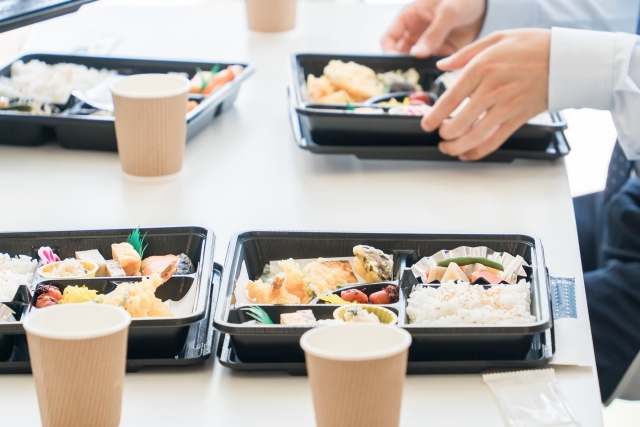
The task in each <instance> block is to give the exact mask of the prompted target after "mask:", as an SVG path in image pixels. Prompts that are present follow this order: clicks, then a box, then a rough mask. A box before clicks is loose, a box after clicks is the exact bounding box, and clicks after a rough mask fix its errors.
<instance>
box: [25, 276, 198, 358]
mask: <svg viewBox="0 0 640 427" xmlns="http://www.w3.org/2000/svg"><path fill="white" fill-rule="evenodd" d="M136 281H138V280H135V279H134V280H131V279H130V278H121V279H117V280H116V279H75V280H45V281H42V282H40V283H38V287H39V286H42V285H55V286H57V287H58V289H60V292H64V289H65V288H66V287H67V286H82V285H84V286H86V287H87V288H89V289H93V290H97V291H98V294H99V295H105V294H108V293H110V292H112V291H114V290H115V289H116V288H117V286H118V285H119V284H120V283H127V282H136ZM193 282H194V280H193V277H188V276H173V277H171V278H170V279H169V280H167V282H166V283H164V284H163V285H161V286H160V287H159V288H158V289H157V290H156V296H157V297H158V298H160V299H161V300H163V301H166V300H168V299H170V300H172V301H179V300H180V299H182V297H184V296H185V295H186V294H187V292H189V290H190V289H191V286H193ZM36 296H37V288H36V293H34V296H33V298H32V299H31V305H30V307H29V310H37V309H36V308H35V304H36V299H37V297H36ZM42 310H46V308H43V309H42ZM147 320H153V318H151V319H146V318H144V319H142V318H134V319H132V321H131V326H130V327H129V341H128V343H127V358H128V359H149V358H156V357H172V356H175V355H177V354H178V353H180V351H181V350H182V348H183V347H184V343H185V340H186V339H187V334H188V333H189V327H190V324H189V323H186V324H185V323H184V322H179V323H178V324H176V325H156V326H146V323H147V322H146V321H147Z"/></svg>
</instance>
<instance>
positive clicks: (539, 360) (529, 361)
mask: <svg viewBox="0 0 640 427" xmlns="http://www.w3.org/2000/svg"><path fill="white" fill-rule="evenodd" d="M550 334H551V332H550V331H548V332H546V333H541V334H538V336H537V337H536V339H535V340H534V343H532V345H531V350H530V351H529V352H528V353H527V355H526V357H524V358H523V359H517V360H464V361H456V360H453V361H416V360H411V359H409V361H408V362H407V374H409V375H421V374H476V373H480V372H483V371H486V370H490V369H532V368H536V367H540V366H544V365H546V364H547V363H548V362H549V360H551V357H552V356H553V352H554V348H553V342H552V341H553V340H552V339H550ZM230 338H231V337H230V336H229V335H228V334H220V336H219V337H218V345H217V350H216V357H217V358H218V361H219V362H220V364H221V365H222V366H225V367H227V368H229V369H233V370H236V371H285V372H287V373H288V374H290V375H307V366H306V364H305V363H304V362H273V361H270V362H248V363H246V362H243V361H241V360H240V359H239V358H238V356H237V355H236V353H235V351H234V349H233V345H232V344H231V339H230Z"/></svg>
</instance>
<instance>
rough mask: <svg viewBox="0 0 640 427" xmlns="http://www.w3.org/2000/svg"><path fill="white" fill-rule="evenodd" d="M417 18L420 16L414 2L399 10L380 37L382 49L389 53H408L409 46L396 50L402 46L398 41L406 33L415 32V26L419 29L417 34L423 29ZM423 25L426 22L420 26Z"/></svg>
mask: <svg viewBox="0 0 640 427" xmlns="http://www.w3.org/2000/svg"><path fill="white" fill-rule="evenodd" d="M419 20H420V18H419V16H418V12H417V10H416V4H415V3H413V4H410V5H409V6H407V7H406V8H405V9H404V10H403V11H402V12H400V15H398V18H397V19H396V20H395V22H394V23H393V24H392V25H391V27H390V28H389V30H387V33H386V34H385V35H384V36H383V37H382V41H381V44H382V50H383V51H384V52H390V53H399V52H404V53H408V52H409V49H410V48H411V46H409V47H407V48H406V50H404V48H403V50H398V47H401V46H402V45H400V44H399V43H400V42H402V41H403V39H404V38H405V37H406V35H407V34H409V33H411V32H415V31H416V28H417V29H418V30H419V32H418V34H420V33H421V32H422V31H423V30H424V28H421V25H420V22H419ZM425 25H426V24H422V27H424V26H425ZM412 45H413V44H412Z"/></svg>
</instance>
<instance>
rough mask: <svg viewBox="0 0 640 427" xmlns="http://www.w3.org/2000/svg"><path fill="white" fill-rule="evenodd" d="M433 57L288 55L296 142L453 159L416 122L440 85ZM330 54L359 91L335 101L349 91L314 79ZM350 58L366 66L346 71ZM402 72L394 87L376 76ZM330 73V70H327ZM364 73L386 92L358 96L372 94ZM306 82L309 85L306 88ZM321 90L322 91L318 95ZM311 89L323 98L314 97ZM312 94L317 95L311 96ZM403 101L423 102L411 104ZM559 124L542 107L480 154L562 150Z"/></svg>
mask: <svg viewBox="0 0 640 427" xmlns="http://www.w3.org/2000/svg"><path fill="white" fill-rule="evenodd" d="M438 59H440V58H435V57H433V58H427V59H416V58H414V57H410V56H390V55H329V54H295V55H292V57H291V64H290V65H291V83H290V88H289V91H290V93H289V102H290V107H291V108H290V115H291V121H292V126H293V128H294V134H295V136H296V140H297V141H298V144H299V145H300V146H301V147H302V148H305V149H308V150H309V151H312V152H315V153H334V154H343V153H350V154H356V155H357V156H358V157H362V158H390V159H391V158H393V159H410V158H414V159H427V160H452V158H450V157H448V156H445V155H443V154H441V153H439V151H438V150H437V145H438V143H439V142H440V141H441V140H442V139H441V138H440V136H439V134H438V132H424V131H423V130H422V129H421V127H420V119H421V116H422V115H423V114H424V111H420V108H423V109H424V108H427V109H428V108H430V107H429V105H432V104H433V102H434V100H435V99H437V96H439V95H441V94H442V92H443V89H442V84H441V83H440V82H439V79H438V78H439V77H440V76H441V75H442V71H440V70H438V69H437V67H436V66H435V63H436V61H437V60H438ZM333 60H336V61H341V64H342V65H341V66H340V67H338V68H336V70H332V71H331V74H332V77H333V78H334V79H335V81H339V82H341V84H344V85H345V86H346V85H349V84H352V85H353V86H354V88H355V89H354V90H359V89H362V90H361V92H362V95H361V96H360V97H359V98H351V100H349V99H344V100H341V96H349V97H351V95H349V93H347V92H345V91H344V90H342V89H341V90H339V91H337V92H331V91H334V90H336V89H337V87H336V85H335V84H334V81H333V80H332V81H329V80H328V79H327V80H325V81H324V82H323V83H317V82H319V81H320V80H321V79H325V78H326V76H325V74H327V72H325V71H324V70H325V67H327V65H328V64H329V62H330V61H333ZM350 62H353V63H356V64H358V66H364V67H366V69H365V68H363V69H358V68H355V69H353V70H351V69H350V68H349V67H347V66H348V65H349V63H350ZM363 70H364V71H363ZM396 70H398V71H397V72H396ZM409 71H411V72H412V73H413V74H412V75H411V76H409V77H407V78H408V79H409V80H411V81H412V83H407V82H404V83H402V82H400V83H397V85H398V86H396V87H395V88H394V87H393V86H392V85H393V84H395V83H389V84H388V83H384V82H383V79H384V78H383V77H382V76H385V75H386V76H387V77H386V78H388V77H389V76H392V77H391V79H392V80H393V79H395V78H404V77H402V76H405V75H406V74H407V73H408V72H409ZM334 72H335V74H336V76H333V73H334ZM367 72H369V73H370V74H371V76H369V77H371V78H372V79H374V83H373V84H374V85H375V78H376V77H375V76H376V75H377V79H378V80H380V81H381V83H380V85H381V87H382V89H379V91H387V92H388V91H392V92H388V93H383V94H381V95H378V96H374V97H372V98H369V99H365V98H366V97H367V96H369V95H372V94H376V93H377V92H375V88H372V89H370V90H369V91H368V92H367V91H366V90H365V89H367V88H364V89H363V88H361V87H360V86H362V85H361V84H360V83H361V80H362V79H361V77H360V76H359V75H360V74H365V75H366V74H367ZM347 73H353V74H354V75H353V76H349V75H348V74H347ZM375 73H377V74H375ZM310 76H313V77H310ZM393 76H401V77H393ZM312 81H313V82H315V83H313V84H314V85H315V86H314V87H312V88H310V87H309V84H311V82H312ZM350 81H351V83H350ZM353 81H356V83H353ZM411 84H413V88H412V87H411ZM390 85H391V86H390ZM403 85H404V86H403ZM407 85H409V87H407ZM341 87H342V86H341ZM390 88H391V89H390ZM415 88H421V90H420V91H417V90H416V89H415ZM399 90H402V91H401V92H400V91H399ZM379 91H378V92H379ZM412 91H413V92H412ZM327 92H329V95H325V94H326V93H327ZM318 93H319V94H320V95H324V97H322V98H319V96H320V95H317V94H318ZM358 93H359V92H358ZM412 93H413V94H417V93H420V94H422V97H423V98H424V99H422V98H421V99H422V100H420V99H415V100H414V99H411V100H409V97H411V96H413V95H412ZM313 94H316V95H315V97H314V95H313ZM403 100H404V101H403ZM390 101H393V103H390ZM409 102H411V103H422V105H419V106H413V105H410V104H409ZM403 109H404V110H403ZM566 127H567V124H566V121H565V119H564V117H563V116H562V114H560V113H544V114H542V115H540V116H539V117H536V118H535V119H533V120H532V121H530V122H529V123H527V124H525V125H524V126H522V127H521V128H520V129H519V130H517V131H516V132H515V133H514V134H513V136H511V137H510V138H509V139H508V140H507V141H506V142H505V143H504V144H503V146H502V147H501V148H500V149H499V150H498V152H497V153H496V155H494V156H492V157H489V158H488V159H487V160H490V161H491V160H494V161H510V160H513V159H515V158H543V159H544V158H557V157H561V156H564V155H566V154H567V153H568V151H569V147H568V144H567V143H566V140H565V139H564V136H563V135H562V131H563V130H564V129H566ZM376 153H377V154H376ZM407 153H411V154H407ZM498 153H501V154H498ZM453 160H454V159H453Z"/></svg>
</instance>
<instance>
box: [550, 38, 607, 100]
mask: <svg viewBox="0 0 640 427" xmlns="http://www.w3.org/2000/svg"><path fill="white" fill-rule="evenodd" d="M615 48H616V34H615V33H608V32H601V31H588V30H572V29H567V28H555V27H554V28H553V29H552V30H551V52H550V57H549V111H560V110H563V109H565V108H595V109H599V110H610V109H611V107H612V101H613V84H614V61H615Z"/></svg>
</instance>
